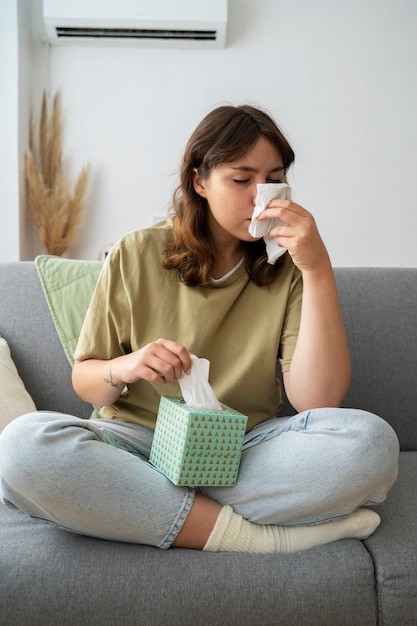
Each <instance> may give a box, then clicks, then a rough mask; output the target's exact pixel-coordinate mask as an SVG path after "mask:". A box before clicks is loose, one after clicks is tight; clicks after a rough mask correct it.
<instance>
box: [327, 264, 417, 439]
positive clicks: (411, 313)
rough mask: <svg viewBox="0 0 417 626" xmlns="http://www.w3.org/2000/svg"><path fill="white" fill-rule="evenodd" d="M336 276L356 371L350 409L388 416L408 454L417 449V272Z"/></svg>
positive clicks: (352, 271) (350, 271) (341, 271)
mask: <svg viewBox="0 0 417 626" xmlns="http://www.w3.org/2000/svg"><path fill="white" fill-rule="evenodd" d="M335 274H336V280H337V285H338V289H339V295H340V301H341V307H342V313H343V317H344V321H345V326H346V332H347V336H348V342H349V346H350V349H351V355H352V367H353V376H352V384H351V387H350V390H349V392H348V394H347V396H346V398H345V400H344V406H349V407H353V408H360V409H365V410H368V411H371V412H373V413H376V414H377V415H379V416H381V417H383V418H384V419H385V420H387V422H389V423H390V424H391V426H392V427H393V428H394V430H395V432H396V433H397V435H398V438H399V440H400V444H401V449H402V450H417V419H416V417H417V414H416V407H417V385H416V382H415V374H416V372H417V350H416V349H415V348H414V347H413V346H416V344H417V314H416V311H417V289H416V285H417V268H386V267H385V268H338V269H336V270H335Z"/></svg>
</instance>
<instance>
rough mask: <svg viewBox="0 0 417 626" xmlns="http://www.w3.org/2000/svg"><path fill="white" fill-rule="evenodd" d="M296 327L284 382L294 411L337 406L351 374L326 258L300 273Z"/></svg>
mask: <svg viewBox="0 0 417 626" xmlns="http://www.w3.org/2000/svg"><path fill="white" fill-rule="evenodd" d="M303 284H304V291H303V302H302V310H301V320H300V331H299V336H298V340H297V345H296V348H295V351H294V355H293V358H292V361H291V367H290V370H289V372H286V373H285V374H284V383H285V388H286V392H287V395H288V398H289V400H290V402H291V403H292V404H293V406H294V407H295V408H296V410H297V411H302V410H306V409H311V408H315V407H323V406H339V405H340V403H341V401H342V400H343V398H344V396H345V395H346V393H347V390H348V388H349V384H350V377H351V363H350V356H349V348H348V344H347V340H346V335H345V330H344V325H343V320H342V314H341V311H340V305H339V298H338V294H337V288H336V283H335V279H334V275H333V270H332V268H331V265H330V262H328V263H325V264H324V266H323V267H321V268H320V270H318V269H315V270H312V271H308V272H304V273H303Z"/></svg>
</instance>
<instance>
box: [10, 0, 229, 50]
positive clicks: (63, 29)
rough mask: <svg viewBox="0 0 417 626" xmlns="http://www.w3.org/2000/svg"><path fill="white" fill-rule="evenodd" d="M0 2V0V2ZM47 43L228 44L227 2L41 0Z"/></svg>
mask: <svg viewBox="0 0 417 626" xmlns="http://www.w3.org/2000/svg"><path fill="white" fill-rule="evenodd" d="M0 2H1V0H0ZM42 4H43V17H44V23H45V35H46V40H47V41H48V42H49V44H50V45H51V46H58V45H60V46H92V47H112V46H118V47H121V48H123V47H143V48H147V47H148V48H180V49H182V48H196V49H198V48H200V49H206V50H209V49H216V48H217V49H219V48H224V47H225V46H226V29H227V17H228V0H71V2H69V1H67V2H65V1H64V0H42Z"/></svg>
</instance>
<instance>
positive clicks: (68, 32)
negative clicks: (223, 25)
mask: <svg viewBox="0 0 417 626" xmlns="http://www.w3.org/2000/svg"><path fill="white" fill-rule="evenodd" d="M56 36H57V37H58V38H65V37H82V38H88V39H91V38H93V39H94V38H96V39H103V38H104V39H105V38H107V39H169V40H172V39H174V40H194V41H216V39H217V31H215V30H166V29H159V30H156V29H147V28H81V27H80V28H78V27H65V26H57V27H56Z"/></svg>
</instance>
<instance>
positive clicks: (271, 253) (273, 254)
mask: <svg viewBox="0 0 417 626" xmlns="http://www.w3.org/2000/svg"><path fill="white" fill-rule="evenodd" d="M256 187H257V190H258V194H257V196H256V201H255V208H254V210H253V214H252V219H251V223H250V225H249V233H250V234H251V235H252V237H255V238H257V239H259V238H260V237H263V238H264V241H265V244H266V253H267V255H268V263H271V264H274V263H275V261H276V260H277V259H279V257H280V256H281V255H282V254H284V252H286V249H285V248H282V247H281V246H279V245H278V244H277V242H276V239H268V238H267V236H266V235H267V234H268V233H269V231H270V230H272V229H273V228H275V226H282V225H285V222H283V221H282V220H280V219H268V220H258V217H259V215H260V214H261V213H262V212H263V211H264V210H265V209H266V207H267V206H268V204H269V203H270V202H271V200H274V199H275V198H280V199H282V200H290V199H291V188H290V186H289V185H287V184H286V183H265V184H259V185H257V186H256Z"/></svg>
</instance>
